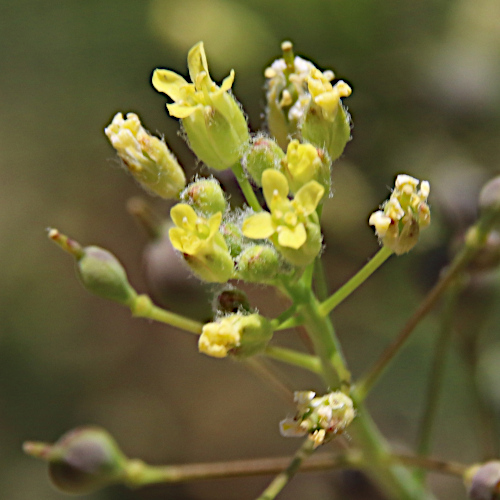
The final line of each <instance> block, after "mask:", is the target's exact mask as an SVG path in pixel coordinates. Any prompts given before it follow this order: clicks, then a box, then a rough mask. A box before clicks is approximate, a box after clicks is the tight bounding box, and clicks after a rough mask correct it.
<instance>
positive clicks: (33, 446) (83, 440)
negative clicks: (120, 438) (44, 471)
mask: <svg viewBox="0 0 500 500" xmlns="http://www.w3.org/2000/svg"><path fill="white" fill-rule="evenodd" d="M24 451H25V452H26V453H28V454H30V455H32V456H34V457H37V458H41V459H43V460H46V461H47V462H48V463H49V476H50V480H51V481H52V483H53V484H54V486H55V487H56V488H57V489H59V490H61V491H63V492H64V493H70V494H77V495H83V494H87V493H91V492H92V491H96V490H98V489H101V488H104V487H105V486H108V485H110V484H114V483H118V482H120V481H122V480H123V479H124V477H125V473H126V470H125V469H126V465H127V457H126V456H125V455H124V454H123V453H122V452H121V450H120V449H119V448H118V445H117V444H116V442H115V441H114V439H113V438H112V437H111V436H110V435H109V434H108V432H106V431H105V430H104V429H100V428H98V427H80V428H78V429H74V430H72V431H70V432H68V433H67V434H65V435H64V436H62V437H61V438H60V439H59V440H58V441H57V442H56V443H55V444H54V445H50V444H46V443H32V442H28V443H25V444H24Z"/></svg>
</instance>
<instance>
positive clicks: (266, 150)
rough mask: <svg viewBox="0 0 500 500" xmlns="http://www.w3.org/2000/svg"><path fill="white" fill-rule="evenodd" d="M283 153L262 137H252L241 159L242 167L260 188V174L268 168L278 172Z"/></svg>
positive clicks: (274, 144)
mask: <svg viewBox="0 0 500 500" xmlns="http://www.w3.org/2000/svg"><path fill="white" fill-rule="evenodd" d="M283 158H285V153H284V152H283V150H282V149H281V148H280V147H279V146H278V144H277V143H276V142H275V141H274V140H273V139H271V138H270V137H266V136H264V135H258V136H257V137H254V139H253V140H252V143H251V145H250V147H249V148H248V150H247V151H246V153H245V156H244V157H243V166H244V167H245V169H246V171H247V172H248V173H249V175H250V176H251V177H252V179H253V180H254V182H255V184H257V186H259V187H261V186H262V174H263V173H264V171H265V170H267V169H268V168H274V169H276V170H280V168H281V161H282V160H283Z"/></svg>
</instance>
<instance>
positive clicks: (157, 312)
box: [130, 295, 203, 335]
mask: <svg viewBox="0 0 500 500" xmlns="http://www.w3.org/2000/svg"><path fill="white" fill-rule="evenodd" d="M130 310H131V311H132V314H133V315H134V316H135V317H138V318H148V319H152V320H154V321H158V322H160V323H165V324H167V325H171V326H175V327H176V328H180V329H181V330H185V331H187V332H191V333H196V334H198V335H199V334H200V333H201V330H202V328H203V323H200V322H199V321H195V320H192V319H189V318H186V317H185V316H181V315H180V314H176V313H173V312H170V311H166V310H165V309H162V308H161V307H158V306H155V305H154V304H153V303H152V302H151V299H150V298H149V297H148V296H147V295H138V296H137V297H136V298H135V300H134V302H133V303H132V305H131V306H130Z"/></svg>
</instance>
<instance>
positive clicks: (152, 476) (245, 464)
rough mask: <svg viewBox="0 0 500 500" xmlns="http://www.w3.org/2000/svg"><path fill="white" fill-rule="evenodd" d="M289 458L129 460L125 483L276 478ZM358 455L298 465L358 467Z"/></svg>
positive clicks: (328, 455) (330, 456) (307, 468)
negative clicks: (167, 462)
mask: <svg viewBox="0 0 500 500" xmlns="http://www.w3.org/2000/svg"><path fill="white" fill-rule="evenodd" d="M290 460H291V459H290V457H275V458H268V457H266V458H257V459H251V460H233V461H230V462H211V463H201V464H185V465H164V466H154V465H147V464H145V463H144V462H142V461H141V460H129V462H128V464H127V465H126V472H125V480H124V482H125V483H126V484H127V485H128V486H129V487H132V488H140V487H143V486H146V485H148V484H157V483H185V482H190V481H196V480H201V479H216V478H228V477H247V476H257V475H266V474H279V473H281V472H283V471H284V470H285V469H286V467H287V466H288V465H290ZM359 460H360V459H359V453H355V452H349V453H346V454H342V455H334V454H332V453H319V454H317V455H314V456H312V457H310V458H309V460H307V461H306V462H303V463H302V464H301V465H300V470H301V471H303V472H306V471H314V470H327V469H334V468H339V467H347V466H351V467H352V466H357V465H358V463H359Z"/></svg>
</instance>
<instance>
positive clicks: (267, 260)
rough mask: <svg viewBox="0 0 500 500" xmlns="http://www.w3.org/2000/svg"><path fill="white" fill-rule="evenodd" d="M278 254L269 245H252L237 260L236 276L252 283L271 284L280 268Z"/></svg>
mask: <svg viewBox="0 0 500 500" xmlns="http://www.w3.org/2000/svg"><path fill="white" fill-rule="evenodd" d="M280 260H281V259H280V257H279V255H278V252H277V251H276V250H275V248H274V247H272V246H270V245H252V246H249V247H247V248H245V250H243V252H241V254H240V256H239V258H238V266H237V272H238V276H239V277H240V278H241V279H243V280H245V281H249V282H253V283H269V282H272V281H273V280H274V279H275V278H276V277H277V276H278V274H279V272H280V270H281V268H282V266H281V262H280Z"/></svg>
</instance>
